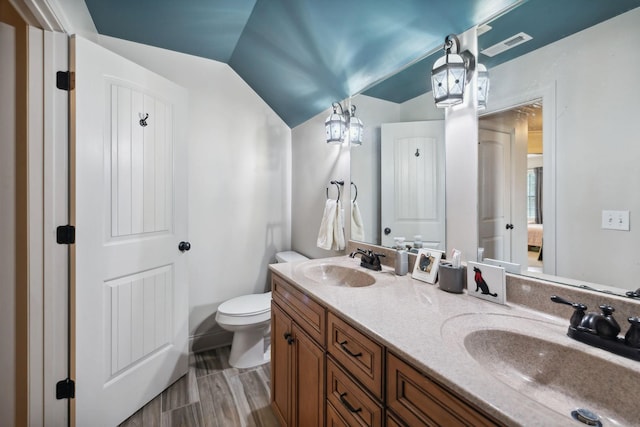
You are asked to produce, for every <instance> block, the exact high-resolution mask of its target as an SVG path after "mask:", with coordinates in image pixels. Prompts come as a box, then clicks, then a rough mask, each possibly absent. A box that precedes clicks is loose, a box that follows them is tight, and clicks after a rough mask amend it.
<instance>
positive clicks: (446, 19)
mask: <svg viewBox="0 0 640 427" xmlns="http://www.w3.org/2000/svg"><path fill="white" fill-rule="evenodd" d="M85 2H86V4H87V7H88V9H89V12H90V14H91V17H92V19H93V21H94V23H95V26H96V28H97V30H98V32H99V33H100V34H104V35H108V36H112V37H117V38H121V39H125V40H130V41H134V42H138V43H143V44H148V45H151V46H157V47H162V48H165V49H170V50H174V51H178V52H183V53H188V54H192V55H196V56H201V57H204V58H209V59H213V60H216V61H221V62H225V63H228V64H229V66H231V68H233V69H234V70H235V72H237V73H238V75H239V76H240V77H242V78H243V79H244V80H245V81H246V82H247V83H248V84H249V85H250V86H251V87H252V88H253V90H255V91H256V93H257V94H258V95H259V96H261V97H262V99H264V101H265V102H266V103H267V104H269V106H270V107H271V108H272V109H273V110H274V111H275V112H276V113H277V114H278V115H279V116H280V117H281V118H282V119H283V120H284V121H285V122H286V123H287V124H288V125H289V126H290V127H295V126H297V125H298V124H300V123H303V122H304V121H306V120H308V119H309V118H311V117H313V116H315V115H316V114H318V113H320V112H322V111H323V110H326V109H327V108H328V107H329V106H330V104H331V102H332V101H337V100H342V99H344V98H346V97H348V96H350V95H354V94H356V93H361V92H363V93H365V94H367V95H370V96H375V97H378V98H382V99H386V100H389V101H393V102H404V101H406V100H409V99H411V98H414V97H416V96H418V95H421V94H424V93H425V92H428V91H429V90H431V88H430V87H429V81H428V79H427V78H426V76H428V74H429V72H430V70H431V67H432V65H433V63H434V62H435V59H436V58H437V57H439V56H441V54H442V52H441V51H439V50H438V48H439V47H440V46H441V45H442V42H443V40H444V37H445V36H446V35H447V34H450V33H455V34H457V33H461V32H463V31H465V30H467V29H469V28H471V27H472V26H474V25H477V24H480V23H485V22H487V21H491V22H490V26H491V27H492V30H491V31H489V32H487V33H485V34H483V35H481V36H480V37H479V40H478V43H479V47H480V50H482V49H483V48H486V47H489V46H491V45H493V44H495V43H496V42H499V41H501V40H504V39H506V38H508V37H510V36H513V35H515V34H517V33H519V32H521V31H523V32H525V33H527V34H529V35H531V36H533V40H531V41H529V42H527V43H524V44H522V45H520V46H517V47H515V48H513V49H511V50H509V51H507V52H505V53H503V54H500V55H497V56H495V57H493V58H489V57H486V56H484V55H480V58H479V60H480V61H481V62H482V63H484V64H485V65H486V66H487V67H488V68H489V69H491V67H493V66H495V65H498V64H500V63H502V62H505V61H508V60H510V59H513V58H515V57H517V56H520V55H522V54H524V53H527V52H530V51H531V50H534V49H537V48H539V47H542V46H544V45H546V44H548V43H551V42H554V41H556V40H558V39H561V38H563V37H566V36H568V35H571V34H573V33H575V32H577V31H580V30H582V29H585V28H587V27H590V26H592V25H594V24H596V23H598V22H601V21H604V20H606V19H609V18H611V17H614V16H616V15H619V14H621V13H624V12H626V11H628V10H631V9H633V8H636V7H639V6H640V0H528V1H526V0H524V1H523V0H393V1H392V0H186V1H176V0H109V1H106V0H85ZM505 10H509V12H508V13H505V14H501V12H503V11H505ZM639 27H640V23H639ZM428 52H432V55H430V56H425V55H426V54H427V53H428ZM407 64H412V65H411V66H409V67H407ZM399 69H403V70H402V71H401V72H399V73H396V74H395V75H393V76H392V77H390V78H387V79H385V80H384V81H382V82H380V80H381V79H382V78H384V77H385V76H389V75H391V74H392V73H394V72H396V71H397V70H399ZM377 82H380V83H379V84H376V83H377Z"/></svg>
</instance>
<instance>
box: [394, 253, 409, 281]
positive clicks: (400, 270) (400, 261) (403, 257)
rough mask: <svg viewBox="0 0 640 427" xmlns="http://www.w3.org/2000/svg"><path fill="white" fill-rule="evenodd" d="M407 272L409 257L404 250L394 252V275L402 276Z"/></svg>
mask: <svg viewBox="0 0 640 427" xmlns="http://www.w3.org/2000/svg"><path fill="white" fill-rule="evenodd" d="M408 271H409V256H408V254H407V251H406V250H404V249H398V250H397V251H396V274H397V275H398V276H404V275H405V274H407V272H408Z"/></svg>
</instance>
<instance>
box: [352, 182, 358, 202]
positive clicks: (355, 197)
mask: <svg viewBox="0 0 640 427" xmlns="http://www.w3.org/2000/svg"><path fill="white" fill-rule="evenodd" d="M351 185H353V187H354V188H355V189H356V195H355V196H353V200H352V202H355V201H356V199H357V198H358V186H357V185H355V184H354V183H353V181H352V182H351Z"/></svg>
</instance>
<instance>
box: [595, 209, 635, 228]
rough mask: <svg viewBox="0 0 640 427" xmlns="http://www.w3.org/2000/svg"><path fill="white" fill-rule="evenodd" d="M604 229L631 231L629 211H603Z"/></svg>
mask: <svg viewBox="0 0 640 427" xmlns="http://www.w3.org/2000/svg"><path fill="white" fill-rule="evenodd" d="M602 229H603V230H621V231H629V211H602Z"/></svg>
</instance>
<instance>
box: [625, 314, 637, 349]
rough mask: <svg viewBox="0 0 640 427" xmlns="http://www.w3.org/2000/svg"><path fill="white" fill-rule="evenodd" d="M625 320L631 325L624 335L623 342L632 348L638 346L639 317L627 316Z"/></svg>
mask: <svg viewBox="0 0 640 427" xmlns="http://www.w3.org/2000/svg"><path fill="white" fill-rule="evenodd" d="M627 320H628V321H629V323H630V324H631V326H630V327H629V330H628V331H627V333H626V334H625V335H624V342H625V343H626V344H627V345H628V346H631V347H633V348H640V317H629V318H628V319H627Z"/></svg>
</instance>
